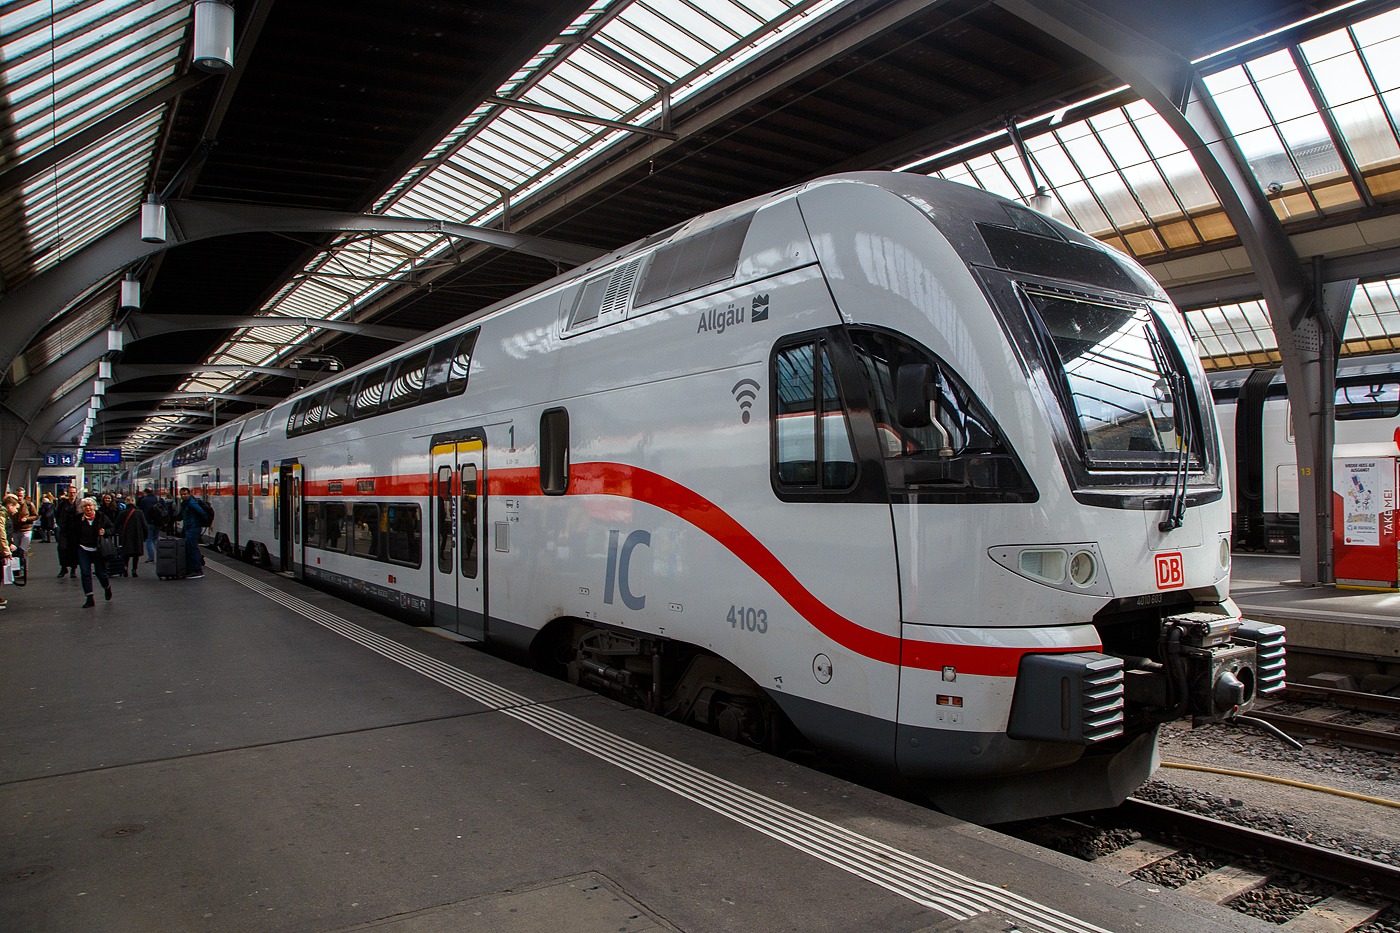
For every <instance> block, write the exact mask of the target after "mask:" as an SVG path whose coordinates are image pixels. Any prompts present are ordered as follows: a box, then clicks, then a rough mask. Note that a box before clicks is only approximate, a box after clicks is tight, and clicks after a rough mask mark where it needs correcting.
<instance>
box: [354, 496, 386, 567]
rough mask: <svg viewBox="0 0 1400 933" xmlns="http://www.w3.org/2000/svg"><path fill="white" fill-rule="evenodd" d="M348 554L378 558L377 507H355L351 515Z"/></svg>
mask: <svg viewBox="0 0 1400 933" xmlns="http://www.w3.org/2000/svg"><path fill="white" fill-rule="evenodd" d="M351 522H352V525H351V529H350V553H351V554H356V555H358V556H360V557H374V558H377V557H379V539H380V537H381V535H380V534H379V531H380V528H379V506H377V505H356V506H355V509H354V511H353V512H352V513H351Z"/></svg>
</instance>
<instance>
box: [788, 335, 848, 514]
mask: <svg viewBox="0 0 1400 933" xmlns="http://www.w3.org/2000/svg"><path fill="white" fill-rule="evenodd" d="M773 390H774V396H775V405H774V419H773V421H774V443H775V447H776V450H775V457H774V463H775V466H776V470H777V481H778V484H779V485H780V486H794V487H804V488H808V489H833V490H834V489H848V488H850V487H851V486H852V485H854V484H855V481H856V460H855V452H854V450H853V448H852V445H851V429H850V425H849V424H848V422H847V419H846V411H845V407H844V405H843V404H842V401H841V394H840V392H839V391H838V389H837V386H836V377H835V374H834V373H833V371H832V362H831V356H830V353H829V351H828V350H827V346H826V340H825V339H817V340H809V341H807V342H804V343H800V344H797V345H795V346H788V347H784V348H782V349H780V350H779V351H778V352H777V353H776V354H774V356H773Z"/></svg>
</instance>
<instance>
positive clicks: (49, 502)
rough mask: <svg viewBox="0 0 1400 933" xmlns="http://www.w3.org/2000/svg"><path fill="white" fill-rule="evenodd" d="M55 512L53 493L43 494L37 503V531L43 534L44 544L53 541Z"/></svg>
mask: <svg viewBox="0 0 1400 933" xmlns="http://www.w3.org/2000/svg"><path fill="white" fill-rule="evenodd" d="M55 511H56V509H55V506H54V501H53V493H51V492H46V493H44V498H43V499H42V500H41V501H40V502H39V530H40V531H42V532H43V533H44V543H45V544H48V543H50V542H51V541H53V532H54V513H55Z"/></svg>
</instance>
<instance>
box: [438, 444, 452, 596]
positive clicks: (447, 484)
mask: <svg viewBox="0 0 1400 933" xmlns="http://www.w3.org/2000/svg"><path fill="white" fill-rule="evenodd" d="M452 534H453V532H452V467H450V466H440V467H438V473H437V564H438V572H439V573H451V572H452V542H453V540H454V539H453V536H452Z"/></svg>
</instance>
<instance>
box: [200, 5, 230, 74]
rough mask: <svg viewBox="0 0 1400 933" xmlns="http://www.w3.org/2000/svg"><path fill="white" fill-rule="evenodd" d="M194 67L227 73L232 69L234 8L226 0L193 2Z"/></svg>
mask: <svg viewBox="0 0 1400 933" xmlns="http://www.w3.org/2000/svg"><path fill="white" fill-rule="evenodd" d="M192 61H193V64H194V67H196V68H198V69H199V70H200V71H209V72H213V73H214V74H224V73H225V72H229V71H232V70H233V7H232V5H230V4H228V3H225V2H224V0H197V2H196V3H195V5H194V56H193V59H192Z"/></svg>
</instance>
